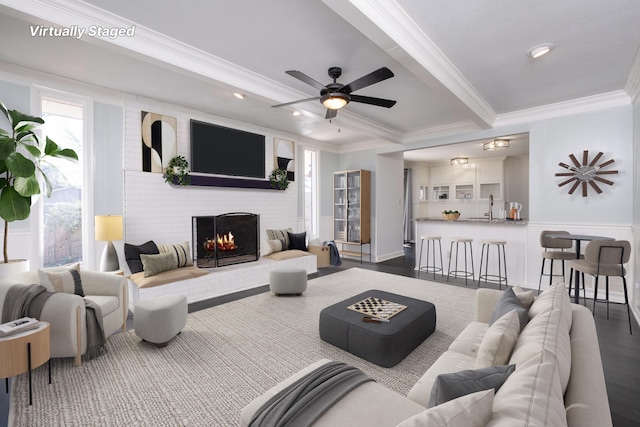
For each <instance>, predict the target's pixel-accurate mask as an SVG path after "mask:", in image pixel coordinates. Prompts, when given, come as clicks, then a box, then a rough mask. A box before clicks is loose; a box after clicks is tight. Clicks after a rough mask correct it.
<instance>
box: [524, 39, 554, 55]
mask: <svg viewBox="0 0 640 427" xmlns="http://www.w3.org/2000/svg"><path fill="white" fill-rule="evenodd" d="M553 48H554V45H553V43H543V44H539V45H537V46H534V47H532V48H531V49H529V51H528V54H529V55H530V56H531V57H532V58H540V57H541V56H542V55H546V54H547V53H549V52H551V49H553Z"/></svg>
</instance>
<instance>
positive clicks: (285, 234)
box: [267, 228, 293, 251]
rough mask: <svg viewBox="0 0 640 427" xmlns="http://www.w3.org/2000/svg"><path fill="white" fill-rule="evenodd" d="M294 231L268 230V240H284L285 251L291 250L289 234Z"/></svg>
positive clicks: (288, 229)
mask: <svg viewBox="0 0 640 427" xmlns="http://www.w3.org/2000/svg"><path fill="white" fill-rule="evenodd" d="M290 231H293V229H291V228H287V229H286V230H267V239H269V240H282V241H284V248H283V249H282V250H283V251H286V250H287V249H289V232H290Z"/></svg>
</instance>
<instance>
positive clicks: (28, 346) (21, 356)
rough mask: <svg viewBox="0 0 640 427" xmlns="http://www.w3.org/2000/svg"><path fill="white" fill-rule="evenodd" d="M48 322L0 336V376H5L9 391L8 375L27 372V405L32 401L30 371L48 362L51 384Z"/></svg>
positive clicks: (12, 375)
mask: <svg viewBox="0 0 640 427" xmlns="http://www.w3.org/2000/svg"><path fill="white" fill-rule="evenodd" d="M50 338H51V336H50V329H49V323H48V322H40V324H39V325H38V327H37V328H35V329H30V330H28V331H24V332H20V333H17V334H14V335H8V336H6V337H2V338H0V359H1V360H2V363H1V364H0V378H6V380H5V384H6V386H5V387H6V391H7V393H8V392H9V377H14V376H16V375H20V374H22V373H25V372H28V373H29V405H31V403H32V392H31V371H32V370H33V369H35V368H37V367H38V366H41V365H43V364H44V363H45V362H48V365H49V384H51V341H50Z"/></svg>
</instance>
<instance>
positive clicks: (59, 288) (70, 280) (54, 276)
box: [38, 264, 84, 297]
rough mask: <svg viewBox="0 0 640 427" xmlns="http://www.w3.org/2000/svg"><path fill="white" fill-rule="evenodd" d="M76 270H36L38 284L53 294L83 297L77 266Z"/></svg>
mask: <svg viewBox="0 0 640 427" xmlns="http://www.w3.org/2000/svg"><path fill="white" fill-rule="evenodd" d="M76 265H77V266H78V268H65V269H55V270H47V269H40V270H38V276H40V284H41V285H42V286H44V287H45V288H47V290H49V291H53V292H65V293H67V294H76V295H80V296H81V297H84V289H82V279H81V278H80V271H79V265H78V264H76Z"/></svg>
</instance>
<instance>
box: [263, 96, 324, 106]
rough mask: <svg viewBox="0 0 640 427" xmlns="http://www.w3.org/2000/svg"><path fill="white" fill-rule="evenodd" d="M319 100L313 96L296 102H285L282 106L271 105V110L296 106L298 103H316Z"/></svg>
mask: <svg viewBox="0 0 640 427" xmlns="http://www.w3.org/2000/svg"><path fill="white" fill-rule="evenodd" d="M319 99H320V97H319V96H314V97H313V98H306V99H299V100H297V101H291V102H285V103H284V104H277V105H272V106H271V108H279V107H286V106H287V105H293V104H297V103H299V102H307V101H317V100H319Z"/></svg>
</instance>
